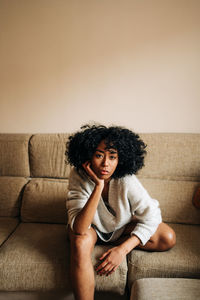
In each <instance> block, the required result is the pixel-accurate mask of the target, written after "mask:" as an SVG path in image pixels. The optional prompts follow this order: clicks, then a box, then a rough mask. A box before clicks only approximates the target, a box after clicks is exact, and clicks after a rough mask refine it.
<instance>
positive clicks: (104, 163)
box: [102, 157, 108, 166]
mask: <svg viewBox="0 0 200 300" xmlns="http://www.w3.org/2000/svg"><path fill="white" fill-rule="evenodd" d="M102 163H103V166H108V158H107V157H104V159H103V161H102Z"/></svg>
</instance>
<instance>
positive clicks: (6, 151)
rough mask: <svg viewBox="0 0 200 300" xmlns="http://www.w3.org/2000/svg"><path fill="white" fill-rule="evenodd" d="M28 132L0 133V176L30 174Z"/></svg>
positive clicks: (24, 175)
mask: <svg viewBox="0 0 200 300" xmlns="http://www.w3.org/2000/svg"><path fill="white" fill-rule="evenodd" d="M29 138H30V135H29V134H0V176H21V177H26V176H30V170H29V156H28V143H29Z"/></svg>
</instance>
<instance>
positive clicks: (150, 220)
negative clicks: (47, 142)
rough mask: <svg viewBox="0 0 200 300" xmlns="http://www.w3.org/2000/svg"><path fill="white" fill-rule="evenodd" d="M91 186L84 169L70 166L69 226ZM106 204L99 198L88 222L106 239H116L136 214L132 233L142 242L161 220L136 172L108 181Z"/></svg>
mask: <svg viewBox="0 0 200 300" xmlns="http://www.w3.org/2000/svg"><path fill="white" fill-rule="evenodd" d="M94 187H95V183H94V182H93V181H92V180H91V179H90V178H89V176H88V175H87V174H86V173H85V172H84V171H83V170H79V171H77V170H76V169H75V168H72V170H71V173H70V178H69V192H68V198H67V202H66V207H67V212H68V223H69V225H70V226H71V228H72V229H73V224H74V220H75V218H76V216H77V215H78V213H79V212H80V211H81V209H82V208H83V207H84V205H85V204H86V202H87V200H88V199H89V197H90V195H91V193H92V191H93V190H94ZM108 204H109V206H108V205H106V204H105V202H104V200H103V198H102V197H101V198H100V200H99V204H98V207H97V210H96V213H95V215H94V218H93V221H92V224H91V226H93V227H94V228H95V230H96V232H97V234H98V236H99V237H100V238H101V239H102V240H103V241H106V242H109V241H114V240H116V239H118V238H119V237H120V235H121V234H122V232H123V231H124V229H125V226H126V225H127V224H128V223H129V222H131V220H132V219H133V217H136V218H137V225H136V227H135V228H134V230H133V231H132V233H131V234H134V235H136V236H137V237H138V238H139V239H140V241H141V243H142V245H145V244H146V242H147V241H148V240H149V239H150V237H151V236H152V235H153V234H154V233H155V231H156V229H157V227H158V225H159V224H160V223H161V221H162V218H161V212H160V208H159V203H158V201H157V200H155V199H152V198H151V197H150V195H149V194H148V192H147V191H146V190H145V188H144V187H143V186H142V184H141V183H140V182H139V180H138V179H137V177H136V176H135V175H127V176H125V177H123V178H120V179H111V180H110V185H109V192H108Z"/></svg>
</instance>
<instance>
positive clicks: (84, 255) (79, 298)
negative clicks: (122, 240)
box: [69, 228, 97, 300]
mask: <svg viewBox="0 0 200 300" xmlns="http://www.w3.org/2000/svg"><path fill="white" fill-rule="evenodd" d="M69 238H70V245H71V261H70V264H71V266H70V274H71V282H72V286H73V291H74V296H75V299H76V300H93V299H94V290H95V280H94V269H93V265H92V260H91V254H92V250H93V249H94V245H95V243H96V241H97V234H96V232H95V230H94V229H93V228H90V229H88V232H87V233H86V234H84V235H77V234H75V233H74V232H73V231H72V230H71V229H69Z"/></svg>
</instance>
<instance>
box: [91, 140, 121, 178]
mask: <svg viewBox="0 0 200 300" xmlns="http://www.w3.org/2000/svg"><path fill="white" fill-rule="evenodd" d="M117 165H118V152H117V150H116V149H114V148H109V149H108V147H107V146H106V144H105V142H104V140H103V141H101V143H100V144H99V145H98V147H97V149H96V151H95V153H94V154H93V156H92V160H91V168H92V170H93V171H94V172H95V174H96V175H97V177H99V178H100V179H104V180H105V181H108V180H110V179H111V176H112V175H113V173H114V172H115V170H116V167H117Z"/></svg>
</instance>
